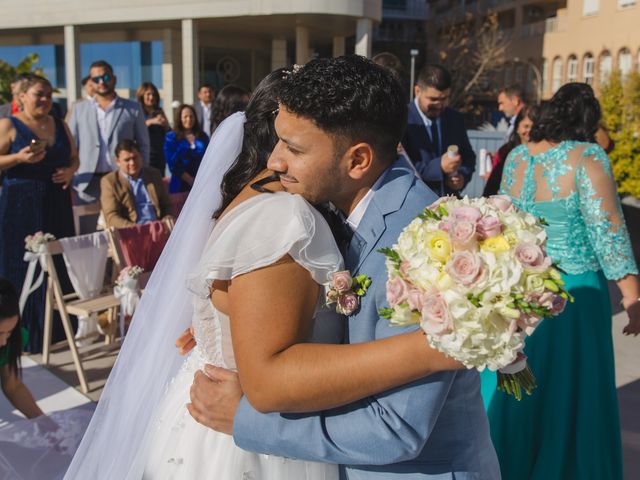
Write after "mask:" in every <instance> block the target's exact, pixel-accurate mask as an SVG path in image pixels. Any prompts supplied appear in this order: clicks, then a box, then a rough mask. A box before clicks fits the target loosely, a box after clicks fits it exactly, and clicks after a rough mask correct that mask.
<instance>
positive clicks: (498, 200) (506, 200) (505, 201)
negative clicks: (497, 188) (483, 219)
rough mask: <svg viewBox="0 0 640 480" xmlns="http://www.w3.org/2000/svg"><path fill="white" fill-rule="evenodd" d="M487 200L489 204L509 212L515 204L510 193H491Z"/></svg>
mask: <svg viewBox="0 0 640 480" xmlns="http://www.w3.org/2000/svg"><path fill="white" fill-rule="evenodd" d="M487 201H488V202H489V205H492V206H494V207H496V208H497V209H498V210H500V211H501V212H507V211H508V210H509V209H510V208H511V207H512V206H513V202H512V201H511V197H509V196H508V195H491V196H490V197H489V198H488V199H487Z"/></svg>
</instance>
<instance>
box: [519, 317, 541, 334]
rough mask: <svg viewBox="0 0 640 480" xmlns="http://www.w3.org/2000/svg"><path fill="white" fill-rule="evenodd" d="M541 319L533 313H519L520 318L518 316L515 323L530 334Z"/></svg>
mask: <svg viewBox="0 0 640 480" xmlns="http://www.w3.org/2000/svg"><path fill="white" fill-rule="evenodd" d="M541 320H542V319H541V318H540V317H539V316H537V315H534V314H533V313H530V314H525V313H521V314H520V318H518V320H517V323H518V327H520V328H521V329H522V330H524V332H525V333H526V334H527V335H531V334H532V333H533V331H534V330H535V329H536V327H537V326H538V324H539V323H540V321H541Z"/></svg>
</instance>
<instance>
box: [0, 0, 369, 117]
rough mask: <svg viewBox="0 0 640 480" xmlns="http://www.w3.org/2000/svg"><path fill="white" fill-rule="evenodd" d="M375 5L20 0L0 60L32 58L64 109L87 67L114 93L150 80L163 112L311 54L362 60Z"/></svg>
mask: <svg viewBox="0 0 640 480" xmlns="http://www.w3.org/2000/svg"><path fill="white" fill-rule="evenodd" d="M381 16H382V2H381V0H314V1H311V0H300V1H296V2H291V1H287V0H262V1H240V0H235V1H231V0H181V1H175V0H111V1H109V2H99V1H96V0H58V1H55V2H52V1H42V0H22V1H20V2H9V3H7V4H6V5H4V7H3V15H2V16H0V58H2V59H4V60H7V61H9V62H10V63H15V62H16V61H17V60H19V59H20V58H22V57H23V56H24V55H25V54H27V53H31V52H35V53H38V54H39V55H40V58H41V62H40V63H39V64H38V65H37V66H41V67H43V68H44V70H45V73H46V74H47V76H48V77H49V78H50V79H51V80H52V82H53V84H54V86H55V87H56V88H57V90H58V92H57V93H56V96H58V97H59V100H61V101H62V102H63V103H65V102H66V103H67V104H70V103H71V102H72V101H74V100H76V99H77V98H79V97H80V79H81V78H82V77H83V76H84V75H86V74H88V66H89V65H90V64H91V62H92V61H94V60H97V59H104V60H107V61H108V62H110V63H112V65H113V66H114V69H115V74H116V76H117V78H118V85H117V87H118V93H119V94H120V95H121V96H124V97H131V96H132V95H133V92H135V90H136V88H137V87H138V85H139V84H140V83H141V82H142V81H152V82H153V83H155V84H156V85H157V86H158V88H159V90H160V93H161V97H162V99H163V105H164V108H165V110H167V111H168V110H169V109H170V105H171V103H172V102H173V101H175V100H178V101H181V102H186V103H192V102H193V101H194V99H195V98H196V94H197V88H198V85H199V84H201V83H205V82H206V83H211V84H212V85H214V86H215V87H218V88H219V87H221V86H222V85H224V84H227V83H237V84H239V85H241V86H244V87H246V88H252V87H253V86H255V85H256V84H257V82H258V81H259V80H260V79H261V78H262V77H264V76H265V75H266V74H267V73H269V72H270V71H271V70H273V69H274V68H278V67H281V66H285V65H288V64H291V63H294V62H295V63H305V62H306V61H308V60H309V59H310V58H312V57H313V56H315V55H322V56H327V55H336V56H337V55H341V54H344V53H349V52H356V53H358V54H361V55H365V56H370V54H371V37H372V30H373V28H374V26H375V25H376V24H377V23H379V22H380V19H381Z"/></svg>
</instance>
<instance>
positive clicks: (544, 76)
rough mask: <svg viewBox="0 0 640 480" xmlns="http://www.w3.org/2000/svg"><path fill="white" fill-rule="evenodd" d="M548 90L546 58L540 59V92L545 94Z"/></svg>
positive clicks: (547, 64) (547, 63)
mask: <svg viewBox="0 0 640 480" xmlns="http://www.w3.org/2000/svg"><path fill="white" fill-rule="evenodd" d="M548 88H549V62H548V61H547V59H546V58H544V59H542V92H543V93H545V92H546V91H547V89H548Z"/></svg>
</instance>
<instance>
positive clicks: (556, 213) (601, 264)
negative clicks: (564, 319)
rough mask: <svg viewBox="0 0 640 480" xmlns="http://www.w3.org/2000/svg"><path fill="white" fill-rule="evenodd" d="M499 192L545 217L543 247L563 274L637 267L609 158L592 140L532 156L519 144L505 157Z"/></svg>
mask: <svg viewBox="0 0 640 480" xmlns="http://www.w3.org/2000/svg"><path fill="white" fill-rule="evenodd" d="M501 193H503V194H505V195H509V196H511V197H512V198H513V200H514V203H515V204H516V205H517V206H518V207H519V208H522V209H523V210H525V211H527V212H530V213H532V214H534V215H536V216H538V217H541V218H544V219H545V220H546V221H547V223H548V226H547V227H546V228H545V230H546V231H547V235H548V242H547V251H548V253H549V255H550V256H551V258H553V259H554V261H558V262H559V263H560V267H561V268H562V269H564V270H566V271H567V272H568V273H571V274H580V273H584V272H586V271H597V270H601V269H602V270H603V272H604V274H605V276H606V277H607V278H608V279H610V280H617V279H619V278H622V277H624V276H625V275H626V274H628V273H637V272H638V269H637V267H636V265H635V260H634V257H633V251H632V249H631V242H630V240H629V233H628V230H627V227H626V225H625V223H624V217H623V216H622V209H621V208H620V201H619V198H618V194H617V189H616V184H615V181H614V179H613V175H612V173H611V166H610V164H609V159H608V157H607V155H606V153H605V152H604V151H603V150H602V149H601V148H600V147H599V146H598V145H594V144H589V143H583V142H569V141H567V142H562V143H560V144H559V145H558V146H557V147H555V148H551V149H549V150H547V151H545V152H543V153H540V154H538V155H533V156H532V155H530V154H529V150H528V148H527V146H526V145H521V146H519V147H517V148H516V149H514V150H513V151H512V153H511V155H509V157H508V158H507V163H506V165H505V168H504V174H503V181H502V185H501Z"/></svg>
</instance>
